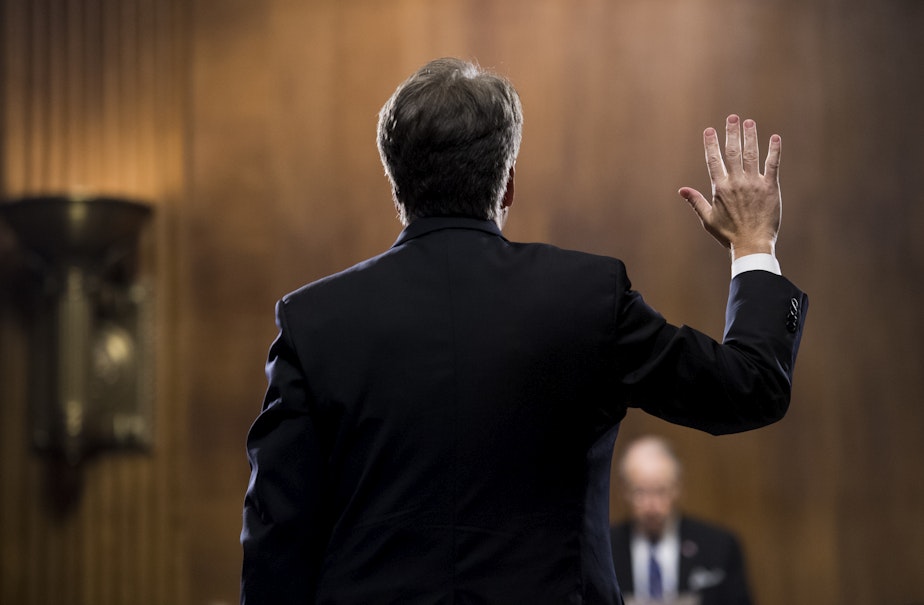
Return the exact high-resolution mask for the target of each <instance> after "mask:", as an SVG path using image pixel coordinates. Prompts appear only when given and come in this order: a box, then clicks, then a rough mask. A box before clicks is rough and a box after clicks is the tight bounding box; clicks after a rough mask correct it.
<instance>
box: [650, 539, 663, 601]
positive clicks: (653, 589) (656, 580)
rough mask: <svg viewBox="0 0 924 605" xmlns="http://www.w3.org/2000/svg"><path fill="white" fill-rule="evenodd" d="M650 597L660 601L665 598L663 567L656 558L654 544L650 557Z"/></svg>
mask: <svg viewBox="0 0 924 605" xmlns="http://www.w3.org/2000/svg"><path fill="white" fill-rule="evenodd" d="M648 595H649V596H650V597H651V598H652V599H660V598H661V597H662V596H664V587H663V586H662V585H661V566H660V565H658V560H657V559H656V558H655V551H654V545H653V544H652V546H651V550H650V551H649V555H648Z"/></svg>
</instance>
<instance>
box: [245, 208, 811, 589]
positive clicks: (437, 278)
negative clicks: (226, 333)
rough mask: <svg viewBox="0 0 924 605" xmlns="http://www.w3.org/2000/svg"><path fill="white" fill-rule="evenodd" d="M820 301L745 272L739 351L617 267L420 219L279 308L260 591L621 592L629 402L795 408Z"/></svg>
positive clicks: (259, 462) (261, 464)
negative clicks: (614, 466) (611, 500)
mask: <svg viewBox="0 0 924 605" xmlns="http://www.w3.org/2000/svg"><path fill="white" fill-rule="evenodd" d="M806 308H807V300H806V298H805V296H804V295H803V294H802V293H801V292H800V291H799V290H798V289H797V288H795V286H793V285H792V284H791V283H790V282H789V281H787V280H786V279H785V278H782V277H779V276H777V275H774V274H772V273H769V272H765V271H751V272H747V273H744V274H742V275H739V276H738V277H736V278H735V279H734V280H733V281H732V283H731V291H730V296H729V304H728V313H727V325H726V335H725V344H724V345H720V344H718V343H717V342H715V341H714V340H712V339H711V338H709V337H707V336H705V335H703V334H701V333H699V332H697V331H695V330H693V329H691V328H688V327H681V328H677V327H674V326H672V325H669V324H667V323H666V322H665V321H664V319H663V318H662V317H661V316H660V315H658V314H657V313H656V312H655V311H654V310H652V309H651V308H650V307H648V306H647V305H646V304H645V303H644V302H643V301H642V299H641V297H640V296H639V295H638V294H637V293H635V292H634V291H632V290H631V288H630V283H629V280H628V278H627V277H626V273H625V270H624V267H623V265H622V263H621V262H619V261H618V260H615V259H611V258H606V257H601V256H594V255H590V254H584V253H580V252H573V251H565V250H560V249H557V248H555V247H552V246H548V245H542V244H516V243H511V242H508V241H507V240H506V239H505V238H504V237H503V236H502V235H501V233H500V231H499V229H498V227H497V225H496V224H495V223H494V222H492V221H484V220H477V219H466V218H421V219H417V220H415V221H414V222H412V223H411V224H410V225H409V227H408V228H406V229H405V231H404V232H403V233H402V234H401V236H400V238H399V240H398V242H397V243H396V244H395V246H394V247H393V248H391V249H390V250H389V251H387V252H385V253H384V254H382V255H380V256H378V257H376V258H373V259H371V260H369V261H366V262H364V263H361V264H360V265H357V266H356V267H353V268H352V269H349V270H347V271H345V272H343V273H340V274H337V275H334V276H332V277H329V278H325V279H323V280H320V281H318V282H315V283H314V284H311V285H308V286H306V287H304V288H302V289H301V290H298V291H296V292H294V293H292V294H290V295H288V296H286V297H285V298H284V299H283V301H282V302H281V303H280V304H279V306H278V308H277V322H278V325H279V329H280V334H279V337H278V338H277V339H276V341H275V342H274V344H273V346H272V348H271V351H270V355H269V361H268V364H267V375H268V378H269V388H268V391H267V394H266V399H265V402H264V409H263V412H262V413H261V415H260V416H259V417H258V419H257V420H256V422H255V424H254V425H253V427H252V429H251V432H250V434H249V437H248V452H249V456H250V461H251V464H252V465H253V474H252V477H251V484H250V487H249V489H248V493H247V497H246V501H245V510H244V531H243V533H242V543H243V546H244V570H243V580H242V595H243V599H244V600H246V602H248V603H250V602H253V603H275V604H281V603H290V602H291V603H295V602H300V603H303V602H305V595H315V596H316V602H317V603H377V604H378V603H392V602H394V603H404V604H414V603H456V604H461V603H490V604H508V603H530V604H532V605H541V604H545V603H548V604H560V603H585V604H594V603H604V604H613V603H618V602H620V597H619V594H618V589H617V588H616V583H615V573H614V570H613V561H612V557H611V549H610V544H609V540H608V537H609V523H608V512H609V511H608V486H609V474H610V461H611V457H612V453H613V445H614V439H615V437H616V432H617V428H618V423H619V421H620V420H621V419H622V418H623V416H624V415H625V413H626V409H627V407H629V406H641V407H642V408H644V409H645V410H646V411H647V412H649V413H652V414H655V415H657V416H660V417H662V418H665V419H667V420H670V421H672V422H676V423H681V424H685V425H688V426H693V427H696V428H699V429H702V430H706V431H709V432H713V433H723V432H731V431H741V430H745V429H749V428H754V427H758V426H762V425H765V424H768V423H771V422H774V421H776V420H778V419H779V418H781V417H782V415H783V414H784V413H785V411H786V408H787V406H788V403H789V394H790V381H791V378H792V368H793V363H794V359H795V355H796V351H797V349H798V344H799V339H800V335H801V329H802V323H801V322H802V318H803V316H804V313H805V311H806Z"/></svg>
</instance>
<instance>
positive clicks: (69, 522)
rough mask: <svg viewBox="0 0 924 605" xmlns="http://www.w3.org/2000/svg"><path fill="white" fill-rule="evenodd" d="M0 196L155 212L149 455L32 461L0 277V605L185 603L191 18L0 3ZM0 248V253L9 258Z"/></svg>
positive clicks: (168, 4)
mask: <svg viewBox="0 0 924 605" xmlns="http://www.w3.org/2000/svg"><path fill="white" fill-rule="evenodd" d="M0 10H2V13H0V36H2V40H0V42H2V47H0V49H2V58H0V60H2V68H0V95H2V98H0V111H2V113H0V196H2V197H5V198H13V197H20V196H28V195H39V194H46V193H56V194H57V193H65V194H70V193H86V194H92V195H96V194H102V195H110V196H124V197H129V198H133V199H140V200H144V201H146V202H148V203H151V204H152V205H153V206H154V207H155V212H154V219H155V220H154V221H153V224H152V225H151V227H150V228H149V231H148V232H147V233H146V234H145V236H144V238H143V243H142V248H143V249H142V260H143V265H144V266H143V269H142V274H143V279H145V280H146V282H147V283H146V285H149V286H151V288H152V291H153V295H154V300H155V305H154V306H155V310H154V316H155V319H154V321H155V327H154V330H155V334H156V337H155V340H156V345H155V363H156V370H155V372H156V373H155V375H156V381H155V382H156V393H155V394H156V400H155V411H154V413H155V419H154V422H155V429H154V430H155V433H154V438H155V442H154V445H153V447H152V448H151V451H150V452H147V453H140V454H139V453H123V452H104V453H102V454H101V455H99V456H98V457H94V458H91V459H90V460H88V461H87V462H86V463H85V464H84V465H83V467H82V468H81V469H80V470H81V473H80V474H81V477H80V480H81V484H82V489H81V494H80V497H79V499H78V500H77V501H76V503H75V505H74V506H73V507H72V508H70V509H68V510H64V511H60V510H56V507H55V506H54V505H53V498H50V497H49V494H48V491H49V489H50V488H53V487H54V484H55V483H56V482H61V481H62V480H63V479H64V474H62V473H60V472H58V471H53V470H52V466H51V465H50V464H49V462H48V460H46V459H44V458H41V457H39V456H37V455H36V454H35V453H34V452H33V451H32V450H31V447H30V442H29V440H28V432H27V405H28V404H27V401H28V395H29V393H28V387H27V378H26V377H27V373H28V370H29V364H28V361H27V357H26V353H27V352H28V351H29V350H30V344H31V343H30V342H29V337H28V334H27V333H26V327H25V326H24V321H23V315H22V312H23V311H24V308H23V307H24V306H25V304H26V303H23V302H22V301H21V300H19V296H18V295H15V294H14V293H13V292H11V291H10V289H9V288H8V286H9V285H10V284H13V283H15V284H20V283H21V284H25V283H26V281H27V279H28V278H27V277H26V276H25V275H24V273H25V270H24V269H21V267H19V266H17V265H16V263H15V259H12V257H10V259H11V260H7V259H5V262H4V263H2V264H0V269H4V268H5V269H6V270H5V271H0V279H3V280H4V281H3V282H2V285H0V376H2V378H0V602H2V603H29V604H45V603H47V604H60V603H69V604H78V605H80V604H86V605H90V604H93V605H110V604H111V605H119V604H124V603H134V604H141V605H144V604H150V605H157V604H162V603H177V604H180V605H182V604H183V603H186V602H187V600H188V594H187V593H188V581H187V578H188V572H187V568H186V561H187V557H186V554H185V546H184V544H185V534H184V525H183V508H182V505H183V494H182V485H183V483H182V477H181V473H182V472H183V468H184V466H183V457H184V451H185V449H184V448H185V426H186V423H185V420H186V418H185V408H184V406H183V405H182V404H181V402H180V401H179V397H178V393H179V388H178V386H177V384H178V381H177V379H176V370H175V364H176V362H175V361H174V360H175V358H176V357H177V348H178V347H177V345H176V344H175V342H176V338H175V330H176V325H177V321H176V316H177V309H176V305H175V303H174V302H173V300H174V297H173V296H171V290H172V289H173V288H175V282H176V263H177V252H176V250H175V246H174V243H175V239H176V236H175V235H174V232H175V223H176V218H175V215H176V207H177V205H178V204H179V203H180V202H181V201H182V199H183V197H184V195H185V191H184V187H185V183H184V174H185V166H184V161H185V160H184V133H183V132H184V131H183V129H184V128H185V115H186V113H185V112H186V107H185V95H186V60H185V55H186V52H187V48H188V41H187V35H188V34H187V29H186V28H187V18H186V14H187V11H188V8H187V7H186V5H185V3H184V2H183V1H182V0H30V1H28V2H23V1H22V0H0ZM0 203H2V200H0ZM13 251H14V247H13V244H12V241H11V240H10V239H9V237H8V235H7V234H4V235H3V236H0V253H3V254H4V255H7V253H10V254H12V253H13Z"/></svg>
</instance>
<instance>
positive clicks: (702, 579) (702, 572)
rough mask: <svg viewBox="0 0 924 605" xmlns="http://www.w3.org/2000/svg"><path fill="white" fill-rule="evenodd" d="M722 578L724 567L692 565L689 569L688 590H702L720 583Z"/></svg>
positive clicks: (723, 576) (723, 577)
mask: <svg viewBox="0 0 924 605" xmlns="http://www.w3.org/2000/svg"><path fill="white" fill-rule="evenodd" d="M724 579H725V570H724V569H706V568H705V567H694V568H693V569H692V570H690V590H703V589H704V588H709V587H710V586H715V585H716V584H721V583H722V580H724Z"/></svg>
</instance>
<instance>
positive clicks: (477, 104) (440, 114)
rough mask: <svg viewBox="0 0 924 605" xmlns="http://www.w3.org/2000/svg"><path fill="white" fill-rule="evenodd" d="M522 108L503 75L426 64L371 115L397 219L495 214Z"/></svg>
mask: <svg viewBox="0 0 924 605" xmlns="http://www.w3.org/2000/svg"><path fill="white" fill-rule="evenodd" d="M522 130H523V112H522V109H521V107H520V100H519V97H518V95H517V92H516V90H515V89H514V88H513V86H512V85H511V84H510V83H509V82H508V81H507V80H506V79H504V78H502V77H500V76H497V75H495V74H492V73H489V72H487V71H484V70H482V69H481V68H479V67H478V66H476V65H474V64H472V63H469V62H467V61H462V60H460V59H453V58H444V59H437V60H435V61H431V62H430V63H427V64H426V65H424V66H423V67H422V68H420V69H419V70H418V71H417V72H416V73H415V74H413V75H412V76H411V77H410V78H408V79H407V80H406V81H405V82H404V83H402V84H401V85H400V86H398V88H397V90H395V92H394V94H393V95H392V96H391V98H390V99H389V100H388V101H387V102H386V103H385V105H384V107H382V110H381V112H380V113H379V124H378V137H377V138H378V147H379V155H380V156H381V158H382V164H383V166H384V167H385V172H386V174H387V175H388V178H389V180H390V181H391V184H392V195H393V197H394V200H395V205H396V206H397V208H398V212H399V215H400V218H401V220H402V222H403V223H405V224H407V223H409V222H410V221H412V220H413V219H415V218H417V217H423V216H467V217H473V218H480V219H487V220H491V219H494V218H495V217H496V216H497V213H498V211H499V208H500V204H501V199H502V198H503V195H504V192H505V190H506V186H507V180H508V175H509V173H510V171H511V169H512V168H513V165H514V163H515V161H516V157H517V153H518V152H519V148H520V139H521V136H522Z"/></svg>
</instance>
